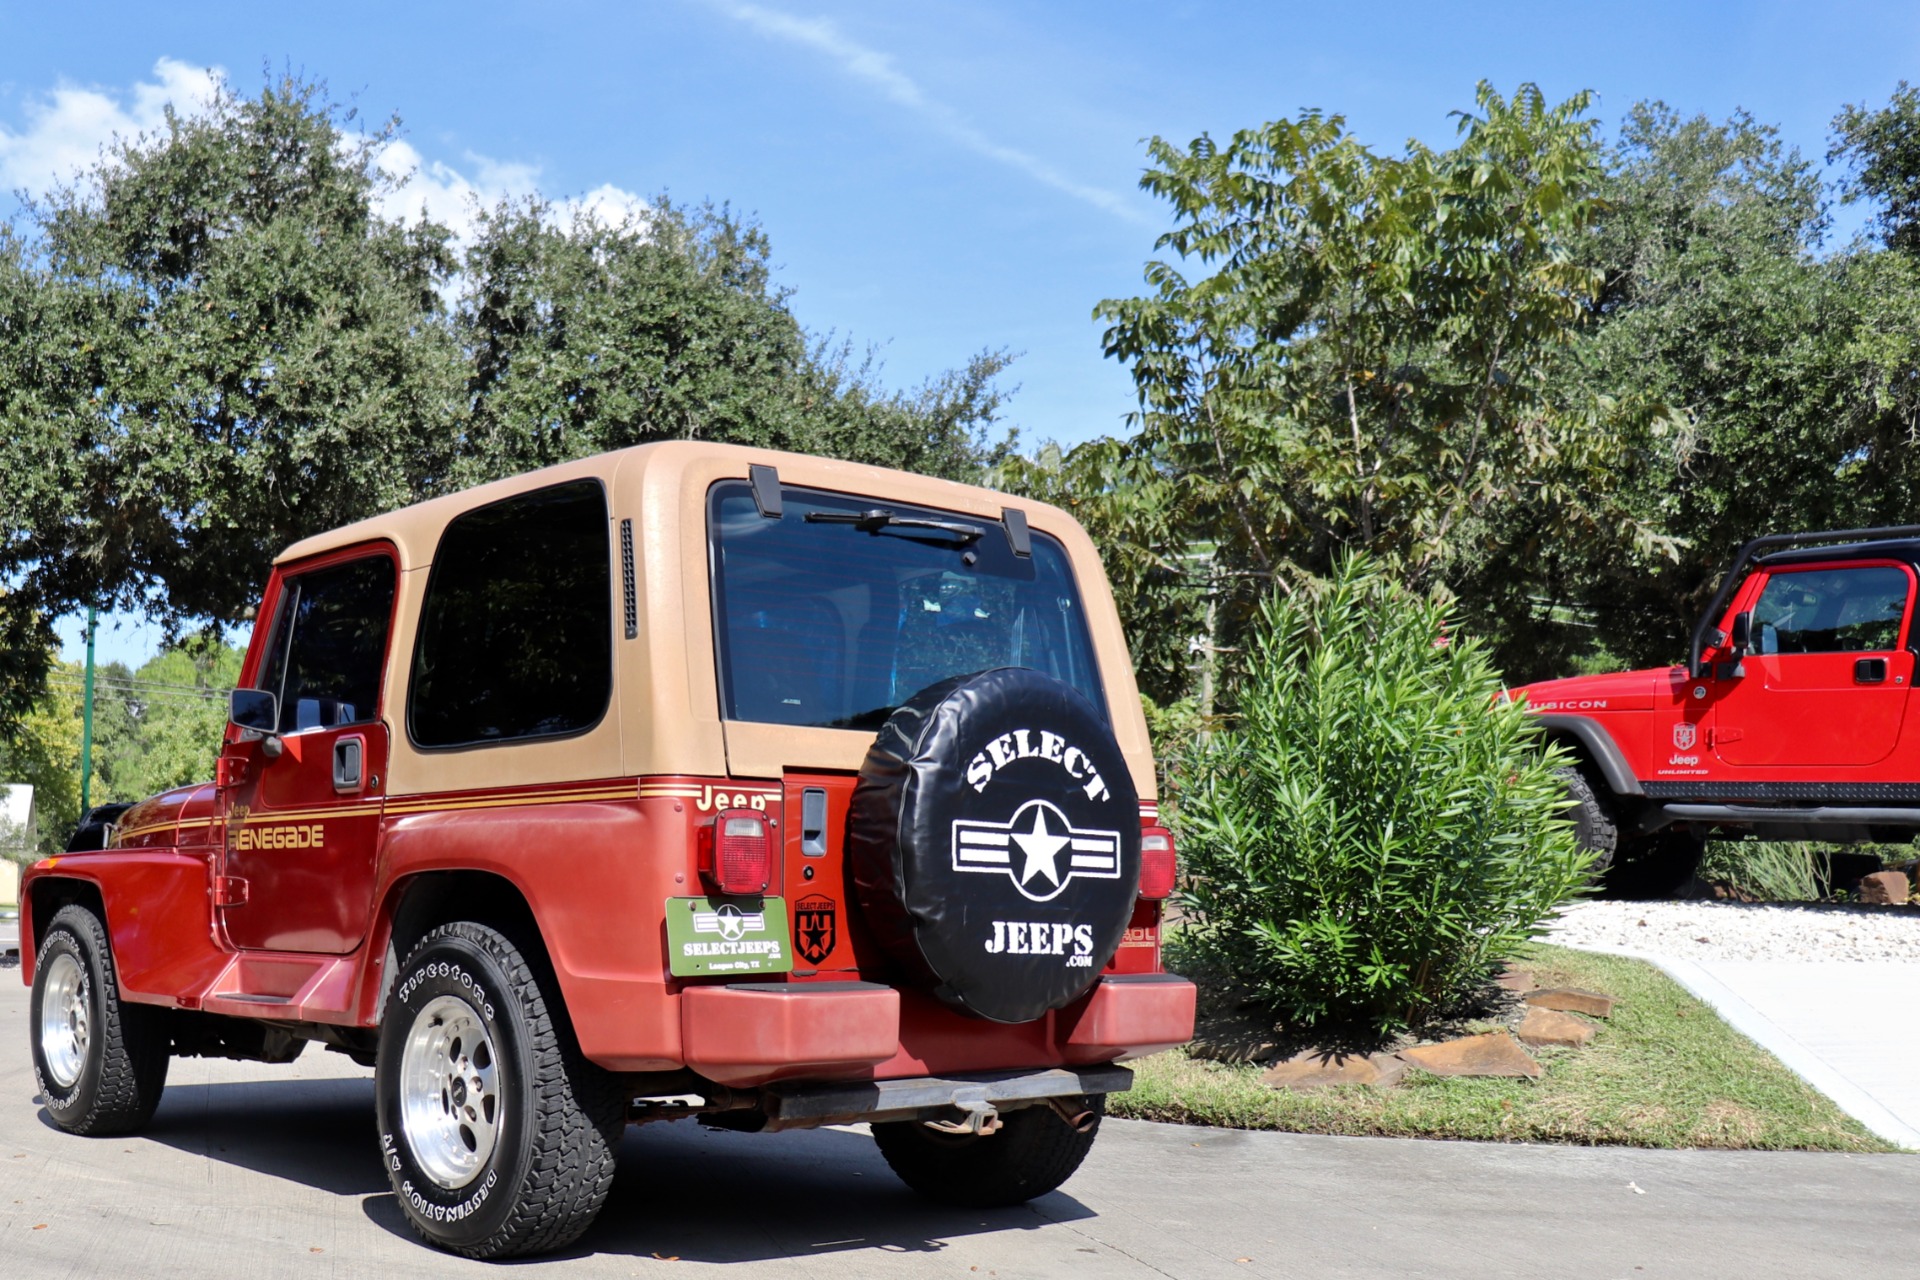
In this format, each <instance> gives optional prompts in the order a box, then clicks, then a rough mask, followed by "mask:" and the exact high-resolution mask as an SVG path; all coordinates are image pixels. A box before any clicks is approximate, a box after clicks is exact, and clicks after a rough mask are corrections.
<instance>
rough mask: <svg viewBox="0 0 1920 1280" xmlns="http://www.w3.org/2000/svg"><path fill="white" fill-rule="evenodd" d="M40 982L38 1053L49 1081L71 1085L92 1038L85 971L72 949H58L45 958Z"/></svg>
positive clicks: (78, 1075)
mask: <svg viewBox="0 0 1920 1280" xmlns="http://www.w3.org/2000/svg"><path fill="white" fill-rule="evenodd" d="M41 982H42V988H41V995H40V1053H41V1056H42V1057H44V1058H45V1059H46V1062H47V1074H48V1075H50V1076H52V1077H53V1083H54V1084H56V1085H58V1086H59V1087H60V1088H62V1089H67V1088H71V1087H72V1086H73V1085H74V1083H75V1082H77V1081H78V1080H79V1079H80V1072H81V1071H82V1070H83V1069H85V1067H86V1064H87V1045H88V1043H89V1042H90V1041H91V1040H92V1039H93V1010H92V1009H91V1008H90V1007H89V1005H90V1003H91V1001H90V999H89V997H90V996H91V995H92V993H91V992H90V991H88V990H87V971H86V970H85V969H83V968H81V967H80V961H79V959H78V958H77V957H75V956H74V955H73V953H72V952H69V951H62V952H61V953H60V954H59V955H57V956H55V957H54V958H53V959H51V960H49V961H47V968H46V972H45V973H43V974H42V975H41Z"/></svg>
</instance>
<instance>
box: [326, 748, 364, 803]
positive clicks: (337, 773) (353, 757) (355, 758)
mask: <svg viewBox="0 0 1920 1280" xmlns="http://www.w3.org/2000/svg"><path fill="white" fill-rule="evenodd" d="M366 763H367V740H366V739H365V738H364V737H362V736H361V735H359V734H357V733H349V734H346V735H345V736H343V737H339V738H335V739H334V740H333V789H334V790H335V791H336V792H339V793H341V794H345V793H347V792H351V791H358V790H359V789H360V780H361V779H362V778H363V777H365V776H366V771H367V770H366Z"/></svg>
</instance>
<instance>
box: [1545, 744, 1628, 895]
mask: <svg viewBox="0 0 1920 1280" xmlns="http://www.w3.org/2000/svg"><path fill="white" fill-rule="evenodd" d="M1555 772H1556V773H1557V774H1558V775H1559V778H1560V782H1561V785H1562V786H1564V787H1565V788H1566V791H1567V810H1566V818H1567V820H1568V821H1569V822H1571V823H1573V838H1574V841H1575V842H1576V843H1577V844H1579V846H1580V847H1581V848H1582V849H1585V850H1587V851H1588V852H1589V853H1591V854H1593V863H1592V865H1591V866H1590V867H1589V868H1588V874H1589V875H1590V876H1592V878H1593V881H1594V883H1596V884H1600V883H1603V882H1604V880H1605V877H1606V874H1607V869H1608V868H1609V867H1611V866H1612V865H1613V856H1614V851H1615V850H1616V849H1618V848H1619V845H1620V829H1619V828H1618V827H1617V826H1615V825H1614V821H1613V814H1612V813H1611V812H1610V811H1609V810H1608V808H1607V805H1606V803H1605V802H1604V801H1603V800H1602V799H1601V798H1600V795H1599V793H1598V792H1596V791H1595V790H1594V787H1593V783H1591V782H1589V781H1588V780H1587V775H1586V774H1585V773H1584V772H1582V771H1581V770H1580V769H1578V768H1576V767H1573V766H1569V767H1567V768H1564V769H1559V770H1556V771H1555Z"/></svg>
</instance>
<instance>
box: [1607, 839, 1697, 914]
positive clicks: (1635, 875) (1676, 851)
mask: <svg viewBox="0 0 1920 1280" xmlns="http://www.w3.org/2000/svg"><path fill="white" fill-rule="evenodd" d="M1706 851H1707V842H1706V841H1705V840H1703V839H1701V838H1700V837H1699V836H1697V835H1694V834H1693V833H1692V832H1690V831H1685V830H1678V829H1673V828H1669V829H1667V830H1665V831H1656V832H1654V833H1653V834H1652V835H1650V836H1642V837H1640V838H1639V839H1637V840H1623V841H1621V843H1620V849H1619V852H1618V853H1616V854H1615V855H1614V859H1613V866H1612V868H1611V869H1609V870H1608V872H1607V878H1606V890H1607V896H1608V897H1610V898H1626V899H1629V900H1633V901H1657V900H1662V899H1666V898H1671V897H1673V896H1674V894H1676V893H1678V892H1679V891H1680V890H1681V888H1683V887H1684V886H1685V885H1686V884H1687V882H1688V881H1690V880H1692V879H1693V876H1694V872H1696V871H1698V870H1699V869H1700V858H1701V856H1702V855H1703V854H1704V853H1706Z"/></svg>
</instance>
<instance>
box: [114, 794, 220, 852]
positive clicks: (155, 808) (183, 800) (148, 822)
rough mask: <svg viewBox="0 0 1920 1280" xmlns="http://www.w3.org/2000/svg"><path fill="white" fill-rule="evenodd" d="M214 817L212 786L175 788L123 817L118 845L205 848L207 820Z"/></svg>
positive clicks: (118, 826) (116, 833)
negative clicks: (185, 845) (202, 846)
mask: <svg viewBox="0 0 1920 1280" xmlns="http://www.w3.org/2000/svg"><path fill="white" fill-rule="evenodd" d="M213 815H214V787H213V784H212V783H211V782H198V783H194V784H192V785H191V786H185V787H175V788H174V789H173V790H171V791H163V792H161V793H160V794H159V795H157V796H149V797H148V798H147V799H145V800H142V801H141V802H140V803H139V804H136V805H134V806H133V808H131V809H129V810H127V811H126V812H125V813H123V814H121V815H120V821H119V822H117V823H115V824H114V826H115V830H114V836H113V842H114V844H115V845H136V846H137V845H165V844H183V845H184V844H204V843H206V842H207V840H208V839H209V828H208V825H207V820H208V819H210V818H211V817H213Z"/></svg>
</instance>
